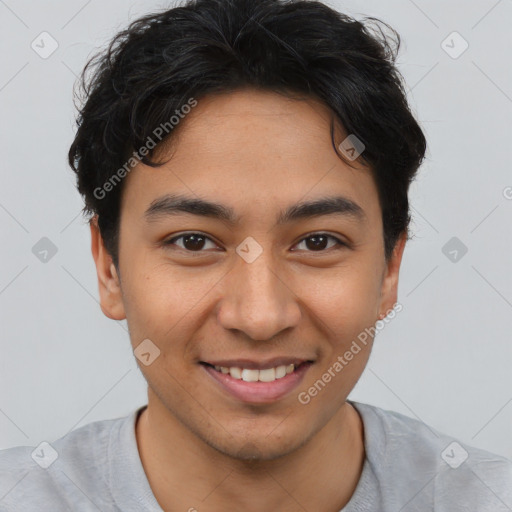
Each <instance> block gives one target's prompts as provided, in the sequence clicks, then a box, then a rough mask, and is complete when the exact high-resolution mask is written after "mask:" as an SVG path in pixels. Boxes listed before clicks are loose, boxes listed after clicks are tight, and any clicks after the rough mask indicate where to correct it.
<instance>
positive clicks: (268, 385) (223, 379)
mask: <svg viewBox="0 0 512 512" xmlns="http://www.w3.org/2000/svg"><path fill="white" fill-rule="evenodd" d="M311 364H312V363H309V362H308V363H302V364H301V365H300V366H298V367H297V368H296V369H295V370H294V371H293V372H292V373H289V374H287V375H286V376H285V377H282V378H281V379H276V380H274V381H272V382H260V381H258V382H245V381H244V380H241V379H234V378H233V377H231V375H229V373H221V372H218V371H217V370H215V369H214V368H213V367H211V366H207V365H206V364H201V366H202V367H203V369H204V370H206V372H208V374H209V375H211V376H212V377H213V378H214V379H215V380H216V381H217V382H218V383H220V384H221V386H222V388H223V389H224V390H226V391H227V392H228V393H230V394H231V395H232V396H234V397H235V398H237V399H238V400H241V401H243V402H250V403H269V402H273V401H275V400H278V399H279V398H283V397H284V396H285V395H287V394H288V393H290V392H291V391H292V390H293V389H295V388H296V387H297V386H298V385H299V384H300V383H301V381H302V379H303V378H304V375H305V374H306V372H307V371H308V369H309V367H310V366H311Z"/></svg>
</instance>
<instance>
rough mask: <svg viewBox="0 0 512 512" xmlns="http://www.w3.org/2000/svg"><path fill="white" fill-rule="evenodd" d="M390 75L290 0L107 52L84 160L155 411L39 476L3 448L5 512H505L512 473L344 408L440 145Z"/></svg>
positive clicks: (177, 15)
mask: <svg viewBox="0 0 512 512" xmlns="http://www.w3.org/2000/svg"><path fill="white" fill-rule="evenodd" d="M379 34H380V35H379ZM395 35H396V34H395ZM396 36H397V35H396ZM396 43H399V39H398V36H397V39H396ZM398 46H399V44H396V50H398ZM395 57H396V54H395V53H394V49H393V46H392V44H391V41H390V39H388V38H386V37H385V36H384V35H383V33H382V32H372V31H371V30H370V24H368V25H366V26H365V25H364V24H362V23H359V22H357V21H355V20H353V19H351V18H349V17H348V16H345V15H342V14H339V13H336V12H335V11H333V10H331V9H330V8H328V7H327V6H325V5H323V4H321V3H318V2H308V1H294V2H285V1H279V0H197V1H192V2H189V3H187V4H185V5H184V6H182V7H180V8H175V9H171V10H168V11H166V12H163V13H160V14H151V15H148V16H146V17H145V18H143V19H141V20H138V21H136V22H134V23H133V24H132V25H131V26H130V27H129V28H128V29H127V30H126V31H123V32H122V33H120V34H119V35H118V36H117V37H116V38H115V39H114V41H113V42H112V44H111V45H110V47H109V49H108V50H107V52H106V53H105V54H103V55H100V57H99V58H98V59H97V60H96V64H97V67H96V72H95V74H94V75H93V76H92V78H91V80H90V82H89V83H88V84H84V85H85V92H86V96H85V100H86V101H85V103H84V106H83V108H82V110H81V112H80V117H79V120H78V125H79V128H78V133H77V135H76V138H75V140H74V142H73V144H72V147H71V149H70V152H69V159H70V164H71V166H72V167H73V169H74V170H75V172H76V174H77V183H78V189H79V191H80V193H81V194H82V195H83V196H84V199H85V204H86V207H85V211H86V212H88V213H92V214H93V216H92V218H91V223H90V227H91V236H92V253H93V257H94V260H95V263H96V269H97V275H98V284H99V293H100V302H101V309H102V311H103V313H104V314H105V315H107V316H108V317H109V318H112V319H115V320H121V319H125V318H126V319H127V322H128V327H129V332H130V339H131V344H132V348H133V350H134V353H135V355H136V357H137V360H138V361H139V367H140V369H141V371H142V372H143V374H144V377H145V378H146V380H147V382H148V404H147V406H144V407H141V408H139V409H137V410H136V411H134V412H133V413H132V414H131V415H129V416H127V417H125V418H118V419H114V420H107V421H100V422H95V423H91V424H89V425H86V426H84V427H81V428H79V429H77V430H76V431H73V432H71V433H70V434H68V435H66V436H65V437H63V438H61V439H59V440H57V441H55V442H54V443H52V446H51V447H47V448H46V449H47V450H50V448H51V449H53V450H55V452H56V453H57V454H58V458H57V459H56V460H55V461H53V462H52V463H51V464H49V465H48V467H46V468H43V467H38V464H37V463H36V462H37V461H36V457H37V455H38V454H36V456H33V457H31V453H32V451H33V448H29V447H18V448H13V449H10V450H6V451H4V452H3V453H2V454H1V457H0V459H1V461H2V462H1V467H2V473H1V474H2V481H3V482H4V484H3V486H4V488H5V493H6V494H5V495H4V497H3V499H2V500H1V501H0V508H1V510H24V511H31V510H51V511H60V510H102V511H106V510H122V511H131V510H133V511H135V510H154V511H158V510H165V511H173V512H174V511H189V512H191V511H199V512H203V511H208V512H221V511H232V510H244V511H251V512H256V511H268V510H279V511H280V512H292V511H294V512H295V511H306V510H307V511H311V512H313V511H314V512H336V511H340V510H343V511H347V512H355V511H363V510H364V511H379V512H382V511H393V512H398V511H413V510H414V511H427V510H439V511H441V510H442V511H445V510H449V511H456V510H475V511H479V512H482V511H489V512H490V511H492V512H497V511H506V510H512V491H511V487H512V462H510V461H508V460H506V459H505V458H503V457H500V456H498V455H493V454H490V453H487V452H485V451H483V450H479V449H476V448H472V447H469V446H465V445H464V446H463V444H462V443H459V442H457V441H455V440H453V439H452V438H450V437H448V436H446V435H444V434H441V433H439V432H437V431H435V430H433V429H431V428H429V427H428V426H426V425H424V424H422V423H420V422H419V421H416V420H413V419H410V418H407V417H405V416H402V415H400V414H397V413H393V412H390V411H384V410H382V409H379V408H377V407H373V406H369V405H365V404H361V403H356V402H353V401H350V400H348V398H347V397H348V395H349V393H350V391H351V390H352V389H353V387H354V386H355V384H356V382H357V380H358V379H359V377H360V376H361V374H362V372H363V370H364V368H365V365H366V363H367V361H368V358H369V356H370V352H371V347H372V343H373V337H374V335H375V327H374V326H375V324H376V322H377V321H378V320H383V319H384V318H386V317H387V316H388V315H392V314H394V313H395V309H394V308H395V307H396V306H397V285H398V275H399V268H400V263H401V259H402V254H403V250H404V246H405V243H406V240H407V237H408V231H407V230H408V224H409V218H410V217H409V204H408V198H407V192H408V187H409V184H410V182H411V180H412V179H413V178H414V175H415V173H416V171H417V169H418V167H419V166H420V164H421V162H422V159H423V157H424V154H425V148H426V143H425V137H424V135H423V133H422V130H421V129H420V127H419V125H418V124H417V122H416V121H415V119H414V117H413V116H412V114H411V112H410V110H409V108H408V106H407V101H406V99H405V95H404V90H403V87H402V83H401V78H400V75H399V74H398V71H397V70H396V68H395V67H394V58H395ZM398 306H399V304H398ZM368 333H370V334H369V335H368ZM39 456H40V457H41V458H42V459H44V458H45V457H46V456H47V454H45V453H44V450H42V452H41V453H40V454H39ZM44 465H45V464H43V465H42V466H44ZM5 482H9V486H8V485H7V484H6V483H5Z"/></svg>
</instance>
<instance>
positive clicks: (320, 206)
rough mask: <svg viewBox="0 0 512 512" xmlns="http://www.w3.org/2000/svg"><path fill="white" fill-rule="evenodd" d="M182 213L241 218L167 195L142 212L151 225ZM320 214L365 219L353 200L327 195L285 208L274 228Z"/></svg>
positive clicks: (207, 203) (214, 205)
mask: <svg viewBox="0 0 512 512" xmlns="http://www.w3.org/2000/svg"><path fill="white" fill-rule="evenodd" d="M182 213H185V214H190V215H198V216H201V217H208V218H212V219H218V220H221V221H223V222H225V223H227V224H230V225H235V224H236V223H237V222H238V221H239V219H240V217H238V216H237V215H236V214H235V211H234V210H233V209H232V208H231V207H229V206H226V205H223V204H220V203H215V202H212V201H208V200H205V199H200V198H194V197H188V196H185V195H182V194H167V195H165V196H162V197H159V198H157V199H155V200H154V201H152V202H151V204H150V205H149V207H148V209H147V210H146V211H145V212H144V218H145V219H146V221H147V222H154V221H157V220H159V219H161V218H162V217H167V216H172V215H179V214H182ZM323 215H337V216H344V217H349V218H351V219H354V220H357V221H359V222H362V221H363V220H365V219H367V217H366V214H365V211H364V210H363V208H362V207H361V206H360V205H359V204H357V203H356V202H354V201H353V200H352V199H349V198H348V197H344V196H328V197H322V198H319V199H315V200H313V201H308V202H300V203H297V204H294V205H292V206H290V207H288V208H287V209H286V210H285V211H281V212H280V213H279V215H278V217H277V222H276V225H281V224H287V223H291V222H294V221H297V220H300V219H307V218H312V217H319V216H323Z"/></svg>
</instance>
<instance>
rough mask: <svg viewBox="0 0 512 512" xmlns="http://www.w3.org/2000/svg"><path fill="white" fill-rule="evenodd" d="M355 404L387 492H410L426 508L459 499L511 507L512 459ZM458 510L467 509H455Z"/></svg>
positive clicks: (478, 506) (474, 506) (482, 506)
mask: <svg viewBox="0 0 512 512" xmlns="http://www.w3.org/2000/svg"><path fill="white" fill-rule="evenodd" d="M351 403H352V405H354V407H355V408H356V409H357V410H358V411H359V413H360V415H361V417H362V419H363V424H364V428H365V446H366V448H367V452H368V453H367V457H368V459H369V462H370V464H371V465H372V468H373V469H374V472H375V474H376V475H377V476H378V478H379V480H380V481H379V483H380V484H381V486H382V487H383V488H384V490H385V492H387V493H389V494H390V495H395V498H396V493H397V492H402V493H403V494H404V495H405V496H406V497H407V496H409V495H410V497H411V500H412V501H411V505H410V506H411V507H412V506H413V505H412V504H413V503H414V501H416V502H417V503H422V504H428V506H434V505H440V506H443V505H445V504H452V503H453V505H454V506H455V504H456V503H457V507H461V506H462V505H465V506H466V507H470V508H468V510H479V511H485V512H486V511H491V510H492V511H493V512H495V511H498V510H512V461H511V460H509V459H507V458H505V457H503V456H501V455H497V454H494V453H491V452H488V451H486V450H482V449H480V448H476V447H473V446H471V445H468V444H466V443H464V442H462V441H460V440H457V439H455V438H453V437H451V436H449V435H447V434H444V433H442V432H439V431H438V430H436V429H434V428H432V427H430V426H429V425H427V424H425V423H423V422H422V421H420V420H417V419H414V418H410V417H408V416H405V415H403V414H400V413H397V412H394V411H388V410H384V409H381V408H379V407H375V406H372V405H368V404H362V403H358V402H351ZM397 489H401V491H397ZM404 489H410V491H407V490H405V491H404ZM415 493H416V494H415ZM462 502H463V503H462ZM422 506H423V505H422ZM500 507H501V508H500ZM459 509H461V510H462V509H464V508H463V507H462V508H455V510H459ZM405 510H407V509H404V512H405ZM410 510H415V509H414V508H410ZM435 510H438V508H435ZM439 510H444V508H439Z"/></svg>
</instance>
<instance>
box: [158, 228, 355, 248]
mask: <svg viewBox="0 0 512 512" xmlns="http://www.w3.org/2000/svg"><path fill="white" fill-rule="evenodd" d="M191 235H199V236H202V237H204V238H205V239H207V240H209V241H211V242H213V240H212V239H211V238H210V237H209V236H207V235H205V234H203V233H200V232H195V231H192V232H190V233H183V234H181V235H178V236H175V237H173V238H170V239H169V240H166V241H164V245H165V246H171V245H174V242H175V241H176V240H179V239H181V238H185V237H187V236H191ZM314 236H325V237H327V238H330V239H332V240H334V241H335V242H336V245H334V246H333V247H329V248H328V249H323V250H321V251H306V252H311V253H315V252H318V253H322V252H328V251H329V250H330V249H333V248H334V249H335V250H339V249H342V248H345V247H349V245H348V244H347V243H345V242H342V241H341V240H340V239H339V238H337V237H335V236H333V235H329V234H328V233H323V232H315V233H310V234H309V235H306V236H305V237H304V238H302V239H301V240H299V241H298V242H297V243H296V244H295V245H298V244H300V243H302V242H304V241H305V240H308V239H309V238H313V237H314ZM213 243H214V242H213ZM179 249H180V250H182V251H185V252H188V253H191V254H194V253H196V254H200V253H202V252H205V250H203V249H201V250H200V251H190V250H188V249H184V248H183V247H179Z"/></svg>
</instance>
